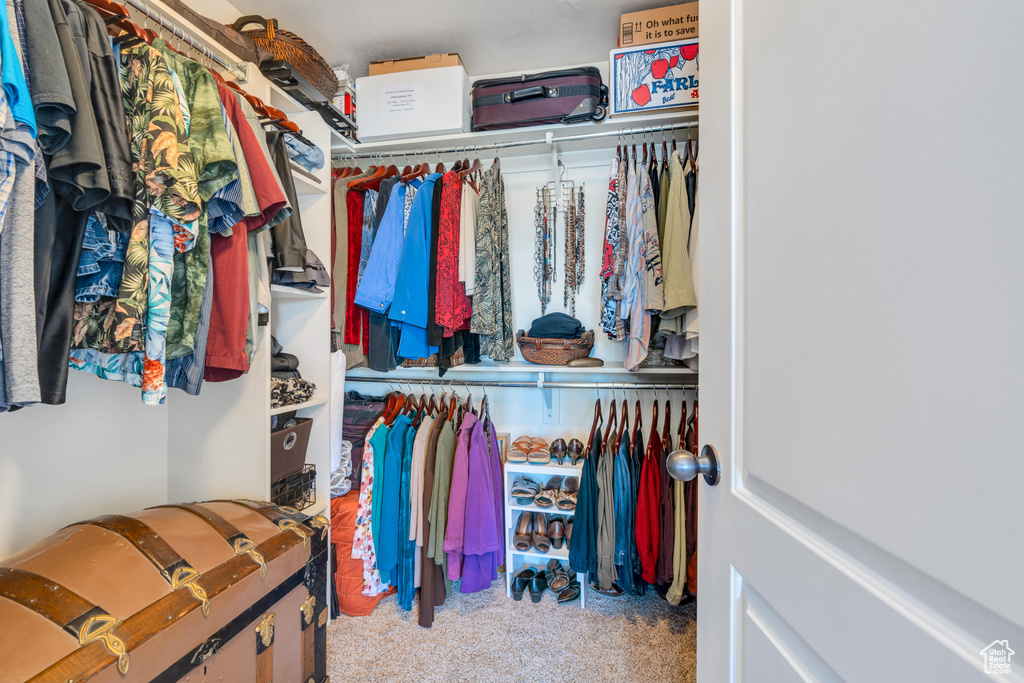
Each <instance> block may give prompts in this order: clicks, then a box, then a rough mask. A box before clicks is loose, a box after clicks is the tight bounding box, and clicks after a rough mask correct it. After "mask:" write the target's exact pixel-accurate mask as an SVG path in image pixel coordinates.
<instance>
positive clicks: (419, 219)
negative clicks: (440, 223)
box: [388, 173, 441, 358]
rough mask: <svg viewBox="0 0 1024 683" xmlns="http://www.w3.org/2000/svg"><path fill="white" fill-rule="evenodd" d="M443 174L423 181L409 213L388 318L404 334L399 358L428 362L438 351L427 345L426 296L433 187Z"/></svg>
mask: <svg viewBox="0 0 1024 683" xmlns="http://www.w3.org/2000/svg"><path fill="white" fill-rule="evenodd" d="M440 177H441V174H440V173H431V174H430V175H428V176H427V177H426V178H425V179H424V180H423V184H422V185H421V186H420V188H419V190H418V191H417V192H416V198H415V199H413V203H412V209H411V210H410V212H409V225H408V228H407V229H406V231H405V248H404V249H403V250H402V261H401V265H400V267H399V269H398V277H397V279H396V281H395V296H394V300H393V301H392V302H391V311H390V312H389V313H388V317H389V318H390V319H391V320H392V321H394V323H395V324H396V325H397V327H398V328H399V329H400V330H401V331H402V338H401V340H400V342H399V345H398V355H399V356H401V357H402V358H426V357H427V356H429V355H430V354H431V353H433V352H435V351H437V348H436V347H433V349H432V348H431V347H429V346H428V345H427V296H428V291H429V284H430V224H431V220H430V216H431V210H432V208H433V203H434V183H435V182H437V179H438V178H440Z"/></svg>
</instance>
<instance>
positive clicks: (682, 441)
mask: <svg viewBox="0 0 1024 683" xmlns="http://www.w3.org/2000/svg"><path fill="white" fill-rule="evenodd" d="M678 437H679V446H678V448H680V449H685V448H686V401H683V416H682V417H681V418H680V419H679V434H678Z"/></svg>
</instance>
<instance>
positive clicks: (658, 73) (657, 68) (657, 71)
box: [651, 59, 668, 80]
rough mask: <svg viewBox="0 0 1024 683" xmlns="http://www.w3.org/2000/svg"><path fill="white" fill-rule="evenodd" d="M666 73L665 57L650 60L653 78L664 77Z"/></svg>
mask: <svg viewBox="0 0 1024 683" xmlns="http://www.w3.org/2000/svg"><path fill="white" fill-rule="evenodd" d="M666 73H668V60H667V59H655V60H654V61H653V62H651V75H652V76H654V80H661V79H662V78H665V74H666Z"/></svg>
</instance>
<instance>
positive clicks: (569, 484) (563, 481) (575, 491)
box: [512, 476, 580, 511]
mask: <svg viewBox="0 0 1024 683" xmlns="http://www.w3.org/2000/svg"><path fill="white" fill-rule="evenodd" d="M579 490H580V480H579V477H561V476H554V477H551V478H550V479H548V483H547V485H546V486H545V487H544V489H543V490H541V491H540V492H539V493H537V494H534V500H533V502H534V503H535V504H536V505H537V507H542V508H550V507H556V506H557V507H558V509H559V510H567V511H568V510H575V509H576V498H577V496H578V495H579ZM512 495H513V496H514V495H516V494H515V489H514V488H513V492H512Z"/></svg>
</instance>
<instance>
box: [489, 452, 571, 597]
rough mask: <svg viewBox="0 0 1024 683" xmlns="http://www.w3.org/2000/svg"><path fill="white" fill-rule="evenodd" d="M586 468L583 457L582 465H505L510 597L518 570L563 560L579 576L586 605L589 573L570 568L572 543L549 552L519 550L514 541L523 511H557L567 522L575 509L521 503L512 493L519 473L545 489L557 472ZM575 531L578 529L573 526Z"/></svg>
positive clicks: (507, 590) (568, 473) (507, 589)
mask: <svg viewBox="0 0 1024 683" xmlns="http://www.w3.org/2000/svg"><path fill="white" fill-rule="evenodd" d="M582 471H583V462H582V461H581V462H580V463H579V464H578V465H555V464H547V465H537V464H531V463H525V462H506V463H505V466H504V496H505V595H506V596H507V597H509V598H511V597H512V577H513V576H514V575H515V574H516V573H518V572H519V571H520V570H521V569H523V567H539V568H540V569H546V568H547V563H548V561H549V560H551V559H556V560H559V561H560V562H561V563H562V566H564V567H565V569H566V571H567V572H568V573H569V576H570V578H571V577H572V576H573V575H574V574H575V578H576V580H577V581H579V584H580V597H579V599H578V600H576V601H575V602H576V603H577V604H578V605H579V606H580V608H581V609H585V608H586V606H587V582H586V574H581V573H579V572H573V571H572V570H571V569H570V568H569V546H568V544H567V543H563V544H562V547H561V548H560V549H558V550H556V549H555V548H553V547H552V548H551V549H550V550H548V552H546V553H542V552H539V551H538V550H537V549H536V548H531V549H530V550H527V551H524V550H516V547H515V544H514V543H513V542H512V539H513V536H514V535H515V531H516V528H515V527H516V521H517V520H518V519H519V515H520V514H522V513H523V512H542V513H544V514H556V515H560V516H562V517H564V518H565V520H566V523H568V522H569V521H571V520H572V518H573V515H574V514H575V510H568V511H567V510H559V509H558V508H557V507H552V508H542V507H538V506H537V505H533V504H531V505H519V504H518V503H517V502H516V500H515V498H513V497H512V483H513V482H514V481H515V479H516V477H517V476H520V475H523V476H527V477H529V478H530V479H532V480H533V481H535V482H537V483H539V484H540V486H541V488H542V489H543V487H544V485H545V484H546V483H547V481H548V479H550V478H551V477H554V476H556V475H558V476H562V477H577V478H579V476H580V474H581V473H582ZM573 531H574V533H575V530H573ZM544 593H545V594H544V596H543V598H542V599H544V600H553V599H554V594H553V593H552V594H551V596H548V595H547V594H548V593H551V591H550V590H546V591H544ZM528 595H529V591H527V592H526V593H524V594H523V600H527V599H528Z"/></svg>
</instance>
